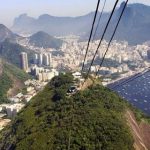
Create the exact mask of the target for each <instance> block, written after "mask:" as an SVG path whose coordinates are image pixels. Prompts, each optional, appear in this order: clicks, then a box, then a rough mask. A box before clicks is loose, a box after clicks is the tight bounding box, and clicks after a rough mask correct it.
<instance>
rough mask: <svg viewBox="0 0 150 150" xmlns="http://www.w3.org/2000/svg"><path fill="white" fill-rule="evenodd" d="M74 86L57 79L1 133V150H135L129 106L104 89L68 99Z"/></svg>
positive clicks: (70, 79) (66, 78)
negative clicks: (127, 117) (126, 112)
mask: <svg viewBox="0 0 150 150" xmlns="http://www.w3.org/2000/svg"><path fill="white" fill-rule="evenodd" d="M72 82H73V77H72V76H71V75H68V74H67V75H60V76H59V77H55V78H54V79H53V80H52V81H51V82H50V83H49V84H48V85H47V87H46V88H45V89H44V90H43V91H42V92H41V93H39V94H38V95H37V96H36V97H34V98H33V100H32V101H31V102H30V103H29V104H28V105H27V106H26V108H24V109H23V110H22V111H21V112H20V113H19V114H18V116H17V117H16V119H15V120H14V121H13V123H12V125H11V126H10V127H7V128H6V129H5V130H4V131H3V132H2V133H1V138H0V139H1V140H0V141H1V142H0V149H11V150H13V149H16V150H27V149H30V150H62V149H63V150H67V149H72V150H97V149H102V150H110V149H112V150H120V149H121V150H132V149H133V138H132V136H131V133H130V130H129V128H128V126H127V124H126V120H125V118H124V117H123V116H124V115H123V113H124V111H125V108H126V103H125V102H124V101H122V99H120V98H119V97H118V96H117V95H116V94H114V93H113V92H111V91H110V90H108V89H106V88H104V87H102V86H100V85H93V86H91V87H89V88H88V89H86V90H85V91H80V92H78V93H76V94H75V95H74V96H66V92H67V89H68V87H69V86H70V85H72Z"/></svg>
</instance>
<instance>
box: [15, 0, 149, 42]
mask: <svg viewBox="0 0 150 150" xmlns="http://www.w3.org/2000/svg"><path fill="white" fill-rule="evenodd" d="M123 6H124V2H123V3H122V4H121V6H120V7H119V8H117V9H116V11H115V14H114V17H113V19H112V21H111V24H110V27H109V29H108V32H107V34H106V36H105V39H109V38H110V35H111V34H110V33H112V31H113V29H114V25H115V24H116V22H117V20H118V17H119V15H120V13H121V11H122V8H123ZM99 14H100V13H99ZM99 14H98V15H99ZM149 14H150V6H146V5H143V4H129V5H128V7H127V8H126V11H125V13H124V15H123V18H122V20H121V22H120V25H119V28H118V31H117V33H116V36H115V39H116V40H126V41H128V42H129V44H141V43H143V42H145V41H149V40H150V30H149V26H150V15H149ZM109 15H110V13H104V14H103V16H102V20H101V23H100V26H99V30H98V31H99V32H98V33H97V36H96V39H99V38H100V37H101V34H102V32H103V29H104V26H105V25H106V21H107V20H108V17H109ZM93 16H94V13H93V12H92V13H89V14H87V15H84V16H80V17H55V16H50V15H48V14H44V15H41V16H40V17H39V18H38V19H34V18H31V17H29V16H27V14H23V15H21V16H19V17H18V18H16V19H15V21H14V25H13V27H12V30H13V31H15V32H18V33H22V32H24V31H25V32H26V33H29V34H33V33H36V32H38V31H44V32H46V33H48V34H50V35H52V36H56V35H57V36H61V35H69V34H75V35H85V36H84V39H86V38H87V37H88V35H89V31H90V28H91V25H92V20H93Z"/></svg>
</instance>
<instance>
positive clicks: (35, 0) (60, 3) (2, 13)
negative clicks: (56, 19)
mask: <svg viewBox="0 0 150 150" xmlns="http://www.w3.org/2000/svg"><path fill="white" fill-rule="evenodd" d="M101 1H102V2H103V1H104V0H101ZM122 1H123V0H120V3H121V2H122ZM129 1H130V3H144V4H147V5H150V0H129ZM114 2H115V0H107V5H106V9H105V11H109V10H110V9H111V8H112V6H113V4H114ZM96 3H97V0H1V5H0V23H3V24H5V25H7V26H8V27H10V26H12V23H13V19H14V18H15V17H17V16H18V15H20V14H22V13H27V14H28V15H29V16H32V17H38V16H39V15H41V14H45V13H46V14H50V15H55V16H79V15H83V14H86V13H89V12H91V11H93V10H95V7H96Z"/></svg>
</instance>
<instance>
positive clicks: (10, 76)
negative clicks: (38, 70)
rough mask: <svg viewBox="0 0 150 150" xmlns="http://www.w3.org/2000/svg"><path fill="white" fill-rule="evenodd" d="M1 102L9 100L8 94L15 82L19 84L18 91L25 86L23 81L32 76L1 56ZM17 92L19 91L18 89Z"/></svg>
mask: <svg viewBox="0 0 150 150" xmlns="http://www.w3.org/2000/svg"><path fill="white" fill-rule="evenodd" d="M0 63H1V67H0V72H1V73H0V104H1V103H4V102H7V95H8V91H9V89H11V88H13V87H14V84H15V85H17V84H19V85H18V87H16V90H17V89H18V91H19V90H20V89H21V87H23V82H24V81H25V80H27V79H29V78H30V76H29V75H28V74H26V73H25V72H23V71H22V70H20V69H19V68H17V67H16V66H14V65H12V64H9V63H7V62H6V61H2V59H1V58H0ZM15 82H17V83H15ZM16 92H17V91H16Z"/></svg>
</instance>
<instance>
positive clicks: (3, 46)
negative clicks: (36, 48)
mask: <svg viewBox="0 0 150 150" xmlns="http://www.w3.org/2000/svg"><path fill="white" fill-rule="evenodd" d="M21 52H26V53H28V57H29V58H28V59H29V61H32V57H33V52H32V51H31V50H29V49H27V48H25V47H23V46H21V45H19V44H17V43H14V42H11V41H10V40H8V39H6V40H5V41H4V42H2V43H0V57H2V58H4V59H6V60H7V61H8V62H9V63H12V64H14V65H16V66H18V67H20V56H19V55H20V53H21Z"/></svg>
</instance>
